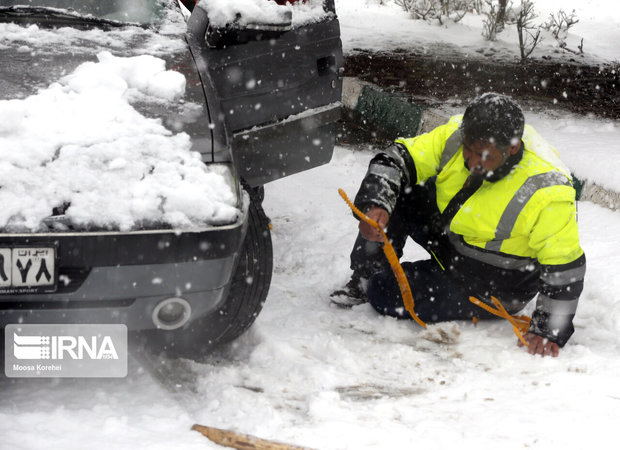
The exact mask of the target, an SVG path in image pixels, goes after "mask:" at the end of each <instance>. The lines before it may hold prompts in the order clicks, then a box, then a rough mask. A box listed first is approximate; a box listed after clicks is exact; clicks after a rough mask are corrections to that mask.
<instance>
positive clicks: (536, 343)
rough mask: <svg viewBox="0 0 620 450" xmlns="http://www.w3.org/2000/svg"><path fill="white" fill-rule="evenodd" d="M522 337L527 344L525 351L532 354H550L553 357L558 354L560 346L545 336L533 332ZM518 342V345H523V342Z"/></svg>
mask: <svg viewBox="0 0 620 450" xmlns="http://www.w3.org/2000/svg"><path fill="white" fill-rule="evenodd" d="M523 337H524V338H525V340H526V341H527V343H528V344H529V347H528V349H527V351H528V352H529V353H530V354H532V355H541V356H547V355H551V356H553V357H556V356H558V355H559V354H560V346H559V345H558V344H556V343H555V342H551V341H550V340H549V339H547V338H544V337H542V336H538V335H537V334H534V333H527V334H526V335H525V336H523ZM518 344H519V347H523V343H522V342H521V341H519V342H518Z"/></svg>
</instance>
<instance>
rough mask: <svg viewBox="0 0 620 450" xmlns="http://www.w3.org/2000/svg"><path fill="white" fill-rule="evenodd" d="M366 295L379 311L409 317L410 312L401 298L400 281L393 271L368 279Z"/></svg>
mask: <svg viewBox="0 0 620 450" xmlns="http://www.w3.org/2000/svg"><path fill="white" fill-rule="evenodd" d="M366 295H367V297H368V301H369V302H370V304H371V305H372V307H373V308H374V309H375V310H376V311H377V312H378V313H380V314H383V315H387V316H392V317H398V318H404V317H408V312H407V311H406V310H405V307H404V305H403V301H402V299H401V294H400V289H399V288H398V283H397V281H396V278H395V277H394V274H393V273H392V272H391V271H383V272H379V273H376V274H374V275H373V276H372V277H371V278H370V280H368V287H367V289H366Z"/></svg>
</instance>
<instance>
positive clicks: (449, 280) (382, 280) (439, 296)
mask: <svg viewBox="0 0 620 450" xmlns="http://www.w3.org/2000/svg"><path fill="white" fill-rule="evenodd" d="M441 228H442V227H441V225H440V213H439V210H438V209H437V206H436V201H435V185H434V182H433V181H432V180H431V181H429V182H427V183H426V185H425V186H415V187H414V188H412V189H411V191H409V192H406V193H403V194H401V196H400V198H399V199H398V201H397V204H396V207H395V209H394V211H393V213H392V215H391V216H390V220H389V223H388V226H387V230H386V234H387V236H388V239H390V242H391V243H392V245H393V247H394V250H395V251H396V253H397V255H398V257H399V258H400V257H401V256H402V250H403V248H404V246H405V242H406V240H407V237H411V238H412V239H413V240H414V241H415V242H416V243H418V244H419V245H421V246H422V247H423V248H424V249H425V250H426V251H428V252H429V254H431V255H432V256H431V258H430V259H428V260H423V261H416V262H405V263H403V264H402V267H403V270H404V272H405V275H406V276H407V279H408V280H409V285H410V287H411V291H412V293H413V300H414V303H415V312H416V314H417V315H418V316H419V317H420V319H422V320H423V321H425V322H429V323H433V322H442V321H448V320H457V319H471V318H472V317H474V316H475V317H478V318H490V317H494V316H493V315H492V314H490V313H488V312H486V311H484V310H483V309H481V308H479V307H478V306H475V305H474V304H473V303H471V302H470V301H469V296H470V295H474V296H476V293H475V292H471V289H469V288H468V285H466V284H465V283H464V282H463V281H461V280H458V279H456V278H455V277H454V276H452V275H450V273H449V271H446V270H445V268H447V266H446V265H447V264H449V261H450V244H449V242H448V238H447V236H446V235H445V233H443V232H442V230H441ZM382 247H383V244H381V243H378V242H371V241H367V240H365V239H364V238H363V237H362V236H361V235H358V237H357V240H356V242H355V245H354V247H353V251H352V253H351V269H353V271H354V272H356V274H358V275H360V276H362V277H364V278H368V279H369V281H368V287H367V292H366V293H367V296H368V300H369V301H370V304H371V305H372V306H373V307H374V308H375V309H376V310H377V311H378V312H380V313H381V314H385V315H389V316H394V317H399V318H410V315H409V313H408V312H407V311H406V310H405V308H404V305H403V300H402V296H401V293H400V289H399V287H398V283H397V281H396V277H395V276H394V273H393V271H392V269H391V267H390V266H389V263H388V262H387V259H386V257H385V255H384V253H383V249H382ZM440 262H441V263H440Z"/></svg>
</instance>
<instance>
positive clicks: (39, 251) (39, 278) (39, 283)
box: [0, 247, 56, 294]
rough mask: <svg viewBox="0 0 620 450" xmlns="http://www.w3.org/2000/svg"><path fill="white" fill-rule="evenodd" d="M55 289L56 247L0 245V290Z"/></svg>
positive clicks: (2, 292) (34, 290)
mask: <svg viewBox="0 0 620 450" xmlns="http://www.w3.org/2000/svg"><path fill="white" fill-rule="evenodd" d="M55 290H56V248H54V247H13V248H7V247H0V293H1V294H13V293H37V292H53V291H55Z"/></svg>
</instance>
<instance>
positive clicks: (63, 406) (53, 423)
mask: <svg viewBox="0 0 620 450" xmlns="http://www.w3.org/2000/svg"><path fill="white" fill-rule="evenodd" d="M575 123H576V124H577V125H575V126H578V125H580V126H581V127H582V128H581V131H582V133H584V134H586V133H588V132H589V128H588V127H589V122H588V121H585V122H580V121H579V120H577V119H575ZM549 134H550V136H548V137H549V138H550V139H551V140H552V138H553V137H554V133H549ZM616 137H620V133H617V136H616ZM610 143H611V141H610ZM370 157H371V152H369V151H366V150H356V149H353V148H344V147H338V148H337V149H336V152H335V155H334V158H333V161H332V162H331V164H329V165H327V166H323V167H320V168H317V169H313V170H311V171H308V172H305V173H302V174H298V175H296V176H294V177H289V178H286V179H282V180H280V181H277V182H274V183H272V184H270V185H268V186H267V189H266V191H267V192H266V194H267V196H266V201H265V209H266V211H267V213H268V214H269V215H270V217H271V219H272V222H273V241H274V253H275V255H274V256H275V269H274V278H273V284H272V286H271V291H270V294H269V298H268V300H267V303H266V304H265V308H264V310H263V312H262V314H261V315H260V316H259V318H258V320H257V322H256V323H255V325H254V327H253V328H252V329H251V330H250V331H249V332H248V333H247V334H246V335H244V336H243V337H242V338H240V339H239V340H238V341H236V342H235V343H234V344H232V345H230V346H229V347H227V348H225V349H223V350H222V351H219V352H217V353H215V354H214V355H213V356H212V357H211V358H209V359H208V360H206V361H204V362H202V363H193V362H188V361H172V362H169V363H168V364H169V365H170V367H169V368H168V369H167V370H166V371H165V373H166V374H167V376H168V377H169V380H171V381H175V380H176V382H173V383H172V389H165V388H164V387H162V385H161V384H160V383H159V381H157V380H156V378H155V377H154V375H153V371H152V368H149V366H148V364H145V363H144V362H143V361H142V360H141V359H138V358H137V355H135V354H133V355H132V356H131V359H130V363H129V368H130V374H129V376H128V377H127V378H126V379H108V380H86V379H83V380H71V379H59V380H32V379H12V380H4V381H1V382H0V392H2V395H1V396H0V435H1V436H2V440H1V441H0V447H2V448H7V449H9V448H11V449H14V448H29V449H30V448H41V447H43V446H45V447H46V448H63V449H73V448H75V449H78V448H80V449H81V448H94V449H97V448H101V449H103V448H149V449H151V448H155V449H157V448H162V449H163V448H170V447H174V448H211V445H212V444H211V443H209V442H208V441H207V440H206V439H205V438H203V437H202V436H200V435H199V434H198V433H196V432H193V431H190V430H189V429H190V427H191V425H192V424H193V423H201V424H206V425H210V426H215V427H221V428H228V429H234V430H237V431H240V432H243V433H250V434H254V435H258V436H260V437H263V438H271V439H277V440H281V441H285V442H289V443H294V444H297V445H305V446H309V447H312V448H317V449H319V448H320V449H388V448H389V449H406V448H407V449H408V448H413V447H414V446H415V447H416V448H434V449H444V448H445V449H452V448H454V446H455V445H459V448H474V447H476V448H494V449H511V448H528V447H529V448H541V449H548V448H566V449H582V448H604V449H611V448H615V444H614V438H615V435H616V431H615V426H616V424H617V423H618V420H620V384H618V376H620V356H619V355H620V298H619V297H618V292H620V278H619V277H618V275H617V270H616V268H617V267H618V266H619V265H620V255H619V254H618V248H620V235H619V234H618V231H620V213H618V212H612V211H609V210H606V209H604V208H601V207H599V206H596V205H593V204H591V203H588V202H581V203H580V204H579V226H580V233H581V240H582V245H583V248H584V250H585V252H586V254H587V258H588V273H587V275H586V285H585V290H584V293H583V295H582V298H581V302H580V306H579V310H578V314H577V317H576V320H575V325H576V332H575V334H574V336H573V338H572V339H571V340H570V342H569V343H568V344H567V346H566V347H565V348H564V349H563V350H562V352H561V354H560V356H559V357H558V358H544V359H543V358H541V357H534V356H530V355H529V354H528V353H527V352H526V351H525V350H524V349H522V348H519V347H517V345H516V342H517V339H516V337H515V336H514V334H513V332H512V329H511V327H510V326H509V325H508V324H507V323H506V322H505V321H493V322H486V323H485V322H483V323H479V324H478V325H477V326H474V325H473V324H472V323H469V322H453V323H445V324H441V325H431V326H429V327H428V329H427V330H423V329H422V328H420V327H419V326H417V325H416V324H414V323H413V322H409V321H397V320H394V319H391V318H386V317H382V316H379V315H377V314H376V313H375V312H374V311H373V310H372V309H371V307H370V306H368V305H362V306H359V307H356V308H354V309H352V310H341V309H338V308H334V307H332V306H330V303H329V293H330V292H331V291H332V290H333V289H334V288H336V287H337V286H339V285H340V284H342V283H343V282H344V281H345V280H346V277H347V276H348V268H347V266H348V252H349V250H350V247H351V245H352V243H353V240H354V237H355V233H356V221H355V220H354V219H353V218H352V216H351V214H350V212H349V210H348V208H347V206H346V205H345V204H344V202H343V201H342V200H341V199H340V197H339V196H338V193H337V188H339V187H341V188H343V189H344V190H345V191H346V192H348V193H349V194H353V193H354V192H355V190H356V189H357V185H358V183H359V181H360V180H361V177H362V176H363V174H364V173H365V170H366V165H367V162H368V160H369V159H370ZM614 230H615V232H614ZM424 257H426V256H425V255H424V254H423V252H422V251H421V250H419V249H417V248H416V247H415V246H413V245H411V246H409V247H407V248H406V255H405V258H409V259H413V258H424ZM175 384H176V385H178V386H175ZM175 387H176V388H178V390H176V389H174V388H175ZM213 448H216V447H215V446H214V445H213Z"/></svg>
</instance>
